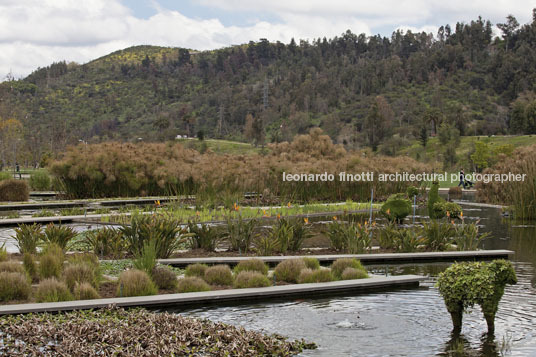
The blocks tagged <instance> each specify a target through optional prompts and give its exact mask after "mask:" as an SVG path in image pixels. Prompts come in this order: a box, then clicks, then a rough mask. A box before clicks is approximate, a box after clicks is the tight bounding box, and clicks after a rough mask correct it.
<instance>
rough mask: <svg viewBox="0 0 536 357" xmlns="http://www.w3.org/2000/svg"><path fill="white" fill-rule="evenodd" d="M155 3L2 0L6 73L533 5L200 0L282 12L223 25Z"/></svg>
mask: <svg viewBox="0 0 536 357" xmlns="http://www.w3.org/2000/svg"><path fill="white" fill-rule="evenodd" d="M151 2H152V6H153V8H154V9H155V10H156V14H155V15H154V16H152V17H150V18H148V19H140V18H136V17H135V16H134V15H133V14H132V11H131V10H130V9H129V8H127V7H126V6H124V5H123V4H122V3H121V2H120V0H84V1H79V0H0V80H2V79H3V78H4V77H5V76H6V74H7V73H8V72H9V71H12V73H13V74H14V75H15V76H16V77H20V76H24V75H27V74H29V73H30V72H31V71H33V70H34V69H36V68H37V67H39V66H41V67H43V66H46V65H49V64H50V63H52V62H54V61H60V60H66V61H76V62H87V61H89V60H92V59H94V58H97V57H99V56H103V55H106V54H108V53H110V52H112V51H115V50H118V49H121V48H125V47H128V46H132V45H138V44H153V45H163V46H180V47H187V48H193V49H199V50H204V49H214V48H220V47H223V46H228V45H231V44H240V43H245V42H249V41H250V40H258V39H260V38H268V39H269V40H270V41H276V40H280V41H283V42H288V41H289V40H290V38H292V37H294V38H295V39H296V40H298V39H314V38H318V37H324V36H325V37H328V38H329V37H333V36H335V35H340V34H341V33H343V32H344V31H346V30H347V29H350V30H352V31H353V32H354V33H362V32H364V33H367V34H371V33H376V32H377V31H378V30H377V29H380V28H387V29H388V30H390V29H393V30H394V29H396V28H403V29H412V31H413V30H425V31H427V32H430V31H431V32H434V33H435V31H436V28H437V27H438V26H439V25H441V24H445V23H451V24H453V23H455V22H456V21H458V20H461V21H470V20H471V19H474V18H476V17H477V16H478V15H482V16H483V17H484V18H486V19H487V18H489V19H491V20H492V21H493V22H498V21H502V20H503V19H504V17H505V16H506V15H507V14H510V13H512V14H514V15H515V16H516V17H517V18H518V20H519V21H520V22H521V23H525V22H529V21H530V16H531V9H532V6H533V4H532V3H531V1H525V0H521V1H516V2H515V3H513V2H511V1H504V0H496V1H494V2H493V4H492V5H491V4H490V3H489V1H483V0H475V1H461V0H451V1H449V2H443V3H432V2H429V1H426V0H398V1H395V0H385V1H352V0H330V1H316V0H292V1H289V0H271V1H251V0H217V1H216V0H200V1H199V2H200V3H202V4H204V5H206V6H211V7H213V8H220V9H224V10H226V11H235V12H240V11H245V12H254V13H257V14H263V13H266V14H269V15H271V18H276V19H277V22H267V21H262V20H257V21H252V22H248V25H247V26H225V25H223V24H222V22H221V21H220V20H218V19H199V18H190V17H187V16H184V15H183V14H181V13H180V12H178V11H170V10H166V9H163V8H162V7H160V6H159V4H158V1H156V0H151ZM251 20H252V19H251Z"/></svg>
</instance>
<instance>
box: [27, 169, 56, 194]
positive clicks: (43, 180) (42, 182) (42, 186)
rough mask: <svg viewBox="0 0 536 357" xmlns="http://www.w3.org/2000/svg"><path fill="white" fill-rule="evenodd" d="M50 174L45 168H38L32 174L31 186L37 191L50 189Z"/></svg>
mask: <svg viewBox="0 0 536 357" xmlns="http://www.w3.org/2000/svg"><path fill="white" fill-rule="evenodd" d="M50 183H51V180H50V176H49V175H48V172H46V171H45V170H37V171H35V172H33V173H32V174H31V175H30V187H31V188H32V190H35V191H48V190H50Z"/></svg>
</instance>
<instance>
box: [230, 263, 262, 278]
mask: <svg viewBox="0 0 536 357" xmlns="http://www.w3.org/2000/svg"><path fill="white" fill-rule="evenodd" d="M233 271H234V273H235V274H239V273H240V272H242V271H256V272H259V273H261V274H263V275H266V274H268V265H266V263H264V262H263V261H262V260H260V259H248V260H242V261H240V262H239V263H238V264H237V265H236V266H235V267H234V269H233Z"/></svg>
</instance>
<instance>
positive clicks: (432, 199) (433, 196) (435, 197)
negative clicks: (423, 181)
mask: <svg viewBox="0 0 536 357" xmlns="http://www.w3.org/2000/svg"><path fill="white" fill-rule="evenodd" d="M438 202H444V200H443V199H442V198H441V197H439V182H437V181H434V182H432V187H431V188H430V192H429V193H428V215H429V216H430V218H431V219H437V218H441V216H440V217H438V216H436V211H435V210H434V205H435V204H436V203H438Z"/></svg>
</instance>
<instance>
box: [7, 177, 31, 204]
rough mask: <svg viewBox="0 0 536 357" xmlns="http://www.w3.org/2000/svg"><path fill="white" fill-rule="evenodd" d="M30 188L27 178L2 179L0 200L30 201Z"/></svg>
mask: <svg viewBox="0 0 536 357" xmlns="http://www.w3.org/2000/svg"><path fill="white" fill-rule="evenodd" d="M29 198H30V190H29V188H28V184H27V183H26V181H25V180H14V179H8V180H2V181H0V201H28V199H29Z"/></svg>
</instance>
